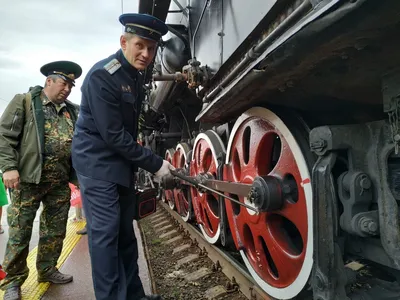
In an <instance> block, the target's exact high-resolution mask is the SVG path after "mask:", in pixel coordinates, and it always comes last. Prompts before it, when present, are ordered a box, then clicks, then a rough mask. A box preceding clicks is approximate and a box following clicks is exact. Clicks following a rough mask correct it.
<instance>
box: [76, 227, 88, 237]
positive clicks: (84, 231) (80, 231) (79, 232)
mask: <svg viewBox="0 0 400 300" xmlns="http://www.w3.org/2000/svg"><path fill="white" fill-rule="evenodd" d="M76 234H81V235H85V234H87V228H86V226H85V228H83V229H81V230H78V231H77V232H76Z"/></svg>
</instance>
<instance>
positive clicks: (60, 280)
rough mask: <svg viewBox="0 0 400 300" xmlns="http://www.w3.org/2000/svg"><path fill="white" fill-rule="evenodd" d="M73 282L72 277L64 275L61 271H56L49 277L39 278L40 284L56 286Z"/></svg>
mask: <svg viewBox="0 0 400 300" xmlns="http://www.w3.org/2000/svg"><path fill="white" fill-rule="evenodd" d="M72 280H73V277H72V276H71V275H67V274H63V273H61V272H60V271H58V270H57V271H55V272H53V273H51V274H49V275H46V276H41V277H38V282H51V283H54V284H64V283H69V282H71V281H72Z"/></svg>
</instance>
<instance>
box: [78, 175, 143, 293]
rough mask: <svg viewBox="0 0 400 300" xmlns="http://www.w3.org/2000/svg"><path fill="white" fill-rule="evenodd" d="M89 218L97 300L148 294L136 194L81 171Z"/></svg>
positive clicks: (84, 201)
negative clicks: (137, 229) (143, 275)
mask: <svg viewBox="0 0 400 300" xmlns="http://www.w3.org/2000/svg"><path fill="white" fill-rule="evenodd" d="M78 180H79V184H80V191H81V197H82V200H83V207H84V210H85V214H86V220H87V231H88V240H89V252H90V259H91V264H92V277H93V278H92V280H93V287H94V291H95V296H96V299H97V300H127V299H128V300H131V299H132V300H133V299H141V298H142V297H144V296H145V294H144V291H143V286H142V283H141V280H140V278H139V268H138V264H137V259H138V249H137V240H136V237H135V233H134V231H133V219H134V215H135V193H134V190H133V188H130V189H128V188H124V187H121V186H119V185H117V184H115V183H111V182H107V181H102V180H96V179H92V178H89V177H86V176H83V175H81V174H78Z"/></svg>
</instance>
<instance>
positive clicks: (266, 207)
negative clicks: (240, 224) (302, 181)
mask: <svg viewBox="0 0 400 300" xmlns="http://www.w3.org/2000/svg"><path fill="white" fill-rule="evenodd" d="M171 173H172V175H173V177H167V178H164V180H163V182H162V183H161V185H162V188H163V189H164V190H172V189H174V188H176V187H177V186H179V185H180V184H186V185H187V184H189V185H192V186H194V187H196V188H197V189H198V190H199V191H201V192H207V191H208V192H210V193H215V194H217V195H220V196H222V197H224V198H226V199H229V200H230V201H232V202H235V203H237V204H239V205H241V206H244V207H246V208H248V209H250V210H253V211H255V212H256V213H259V212H268V211H274V210H277V209H280V208H281V207H282V204H283V193H284V191H283V189H282V186H281V183H280V181H279V179H277V178H276V177H274V176H258V177H256V178H255V179H254V181H253V183H252V184H245V183H232V182H227V181H221V180H215V179H214V178H213V176H212V175H211V174H209V173H201V174H199V175H197V176H195V177H191V176H187V175H185V174H184V170H182V169H177V170H175V171H171ZM224 192H225V193H229V194H234V195H238V196H243V197H246V198H247V199H248V200H249V202H250V203H251V204H252V205H247V204H245V203H242V202H240V201H238V200H236V199H234V198H232V197H230V196H228V195H226V194H223V193H224Z"/></svg>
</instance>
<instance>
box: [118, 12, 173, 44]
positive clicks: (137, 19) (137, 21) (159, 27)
mask: <svg viewBox="0 0 400 300" xmlns="http://www.w3.org/2000/svg"><path fill="white" fill-rule="evenodd" d="M119 21H120V22H121V24H122V25H124V26H125V32H128V33H133V34H136V35H138V36H140V37H143V38H145V39H150V40H153V41H156V42H158V41H160V39H161V37H162V36H163V35H165V34H166V33H167V32H168V26H167V25H165V23H164V22H163V21H161V20H160V19H158V18H156V17H154V16H151V15H147V14H123V15H121V16H120V17H119Z"/></svg>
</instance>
